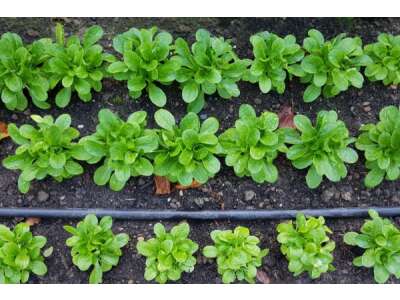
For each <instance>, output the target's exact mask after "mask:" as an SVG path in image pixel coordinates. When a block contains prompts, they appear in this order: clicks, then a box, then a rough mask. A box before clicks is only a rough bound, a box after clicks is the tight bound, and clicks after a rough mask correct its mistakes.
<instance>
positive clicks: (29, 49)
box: [0, 32, 51, 111]
mask: <svg viewBox="0 0 400 300" xmlns="http://www.w3.org/2000/svg"><path fill="white" fill-rule="evenodd" d="M50 44H51V41H50V40H49V39H41V40H38V41H36V42H34V43H32V44H29V45H24V43H23V41H22V39H21V37H20V36H19V35H17V34H15V33H10V32H7V33H4V34H3V35H2V36H1V38H0V94H1V100H2V102H3V103H4V105H5V107H6V108H7V109H9V110H19V111H23V110H25V109H26V108H27V106H28V99H27V97H26V95H29V97H30V98H31V99H32V102H33V104H34V105H36V106H37V107H39V108H42V109H45V108H49V107H50V105H49V104H48V103H47V102H46V100H47V97H48V96H47V91H48V90H49V82H48V79H47V77H46V74H44V72H43V70H42V69H43V68H42V66H43V64H44V63H45V62H46V61H47V60H48V58H49V55H48V54H47V52H46V51H47V49H48V47H49V45H50Z"/></svg>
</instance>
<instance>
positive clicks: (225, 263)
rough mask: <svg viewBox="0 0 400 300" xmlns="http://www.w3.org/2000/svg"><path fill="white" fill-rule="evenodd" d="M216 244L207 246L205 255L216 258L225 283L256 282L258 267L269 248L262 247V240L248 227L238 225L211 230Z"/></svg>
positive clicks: (204, 250) (204, 251)
mask: <svg viewBox="0 0 400 300" xmlns="http://www.w3.org/2000/svg"><path fill="white" fill-rule="evenodd" d="M211 239H212V240H213V241H214V245H212V246H206V247H204V249H203V255H204V256H205V257H209V258H216V260H217V264H218V273H219V274H220V275H221V276H222V282H223V283H232V282H234V281H235V280H239V281H242V280H245V281H247V282H249V283H254V279H255V278H256V275H257V268H258V267H260V266H261V265H262V260H263V257H264V256H266V255H267V254H268V251H269V250H268V249H260V247H259V246H258V244H259V243H260V240H259V239H258V238H257V237H255V236H253V235H250V231H249V229H248V228H246V227H241V226H238V227H236V228H235V230H234V231H233V232H232V230H214V231H212V232H211Z"/></svg>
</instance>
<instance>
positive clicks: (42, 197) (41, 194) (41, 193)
mask: <svg viewBox="0 0 400 300" xmlns="http://www.w3.org/2000/svg"><path fill="white" fill-rule="evenodd" d="M37 199H38V201H39V202H45V201H47V200H48V199H49V194H48V193H46V192H45V191H39V192H38V194H37Z"/></svg>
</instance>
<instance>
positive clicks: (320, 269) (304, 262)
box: [277, 213, 335, 279]
mask: <svg viewBox="0 0 400 300" xmlns="http://www.w3.org/2000/svg"><path fill="white" fill-rule="evenodd" d="M277 231H278V242H279V243H280V244H281V252H282V254H283V255H285V257H286V258H287V260H288V261H289V266H288V268H289V271H290V272H292V273H293V274H294V276H298V275H300V274H301V273H303V272H307V273H308V275H309V276H310V277H311V278H312V279H315V278H318V277H320V276H321V274H322V273H325V272H328V271H333V270H335V268H334V266H333V265H332V262H333V255H332V251H333V250H334V249H335V242H334V241H331V240H330V239H329V236H328V235H327V234H328V233H332V231H331V230H330V229H329V227H328V226H326V225H325V220H324V218H323V217H319V218H314V217H305V216H304V214H301V213H299V214H297V216H296V221H295V222H292V221H289V222H286V223H280V224H279V225H278V226H277Z"/></svg>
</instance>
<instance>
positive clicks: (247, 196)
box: [244, 190, 256, 201]
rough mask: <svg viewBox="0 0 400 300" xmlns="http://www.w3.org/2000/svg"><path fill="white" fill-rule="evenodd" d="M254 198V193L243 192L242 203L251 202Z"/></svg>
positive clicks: (250, 191)
mask: <svg viewBox="0 0 400 300" xmlns="http://www.w3.org/2000/svg"><path fill="white" fill-rule="evenodd" d="M255 196H256V193H255V192H254V191H252V190H248V191H245V192H244V201H251V200H252V199H253V198H254V197H255Z"/></svg>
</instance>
